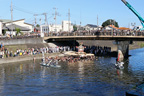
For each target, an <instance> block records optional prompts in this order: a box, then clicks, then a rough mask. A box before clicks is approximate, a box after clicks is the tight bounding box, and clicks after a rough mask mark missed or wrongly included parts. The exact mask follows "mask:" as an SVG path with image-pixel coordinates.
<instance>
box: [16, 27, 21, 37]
mask: <svg viewBox="0 0 144 96" xmlns="http://www.w3.org/2000/svg"><path fill="white" fill-rule="evenodd" d="M15 30H16V36H17V35H18V34H21V30H20V28H15Z"/></svg>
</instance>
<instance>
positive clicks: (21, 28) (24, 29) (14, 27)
mask: <svg viewBox="0 0 144 96" xmlns="http://www.w3.org/2000/svg"><path fill="white" fill-rule="evenodd" d="M16 28H19V29H20V30H21V31H30V29H28V28H26V27H22V26H19V25H16V24H13V25H12V24H11V25H8V26H4V27H3V30H5V29H7V30H11V29H13V30H15V29H16Z"/></svg>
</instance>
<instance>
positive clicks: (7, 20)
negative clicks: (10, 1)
mask: <svg viewBox="0 0 144 96" xmlns="http://www.w3.org/2000/svg"><path fill="white" fill-rule="evenodd" d="M0 21H2V22H3V23H7V22H11V20H9V19H0Z"/></svg>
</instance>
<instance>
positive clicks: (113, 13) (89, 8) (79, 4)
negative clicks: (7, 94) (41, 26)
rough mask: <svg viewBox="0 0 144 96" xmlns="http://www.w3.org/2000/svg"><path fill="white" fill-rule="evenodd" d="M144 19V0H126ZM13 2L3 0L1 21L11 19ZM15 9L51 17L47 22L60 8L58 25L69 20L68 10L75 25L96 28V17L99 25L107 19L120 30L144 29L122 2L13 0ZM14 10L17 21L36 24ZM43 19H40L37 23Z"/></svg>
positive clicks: (31, 19) (28, 15) (29, 16)
mask: <svg viewBox="0 0 144 96" xmlns="http://www.w3.org/2000/svg"><path fill="white" fill-rule="evenodd" d="M127 1H128V2H129V3H130V4H131V5H132V6H133V7H134V8H135V9H136V10H137V11H138V12H139V13H140V14H141V16H142V17H144V7H143V4H144V0H127ZM10 4H11V0H0V9H1V10H0V19H10V18H11V14H10ZM13 5H14V6H15V8H17V9H19V10H22V11H26V12H31V13H36V14H42V13H44V12H46V13H48V16H47V17H48V18H49V17H51V16H52V14H54V9H53V8H54V7H56V8H58V13H59V14H60V16H58V17H57V23H58V24H61V21H62V20H68V9H70V11H71V21H72V23H76V24H80V21H82V25H86V24H97V15H98V16H99V25H101V24H102V23H103V22H104V21H106V20H107V19H114V20H116V21H117V22H118V23H119V26H121V27H122V26H124V27H128V26H129V24H130V23H134V22H135V23H136V25H141V24H140V21H139V20H138V18H137V17H136V16H135V15H134V14H133V13H132V12H131V11H130V10H129V9H128V8H127V7H126V6H125V5H124V4H123V3H122V2H121V0H13ZM15 8H14V12H13V18H14V20H18V19H26V22H27V23H33V22H34V16H33V14H28V13H26V12H22V11H18V10H16V9H15ZM40 18H42V21H44V16H38V17H37V19H38V20H37V22H38V23H39V19H40ZM53 18H54V17H52V18H49V19H48V23H54V19H53Z"/></svg>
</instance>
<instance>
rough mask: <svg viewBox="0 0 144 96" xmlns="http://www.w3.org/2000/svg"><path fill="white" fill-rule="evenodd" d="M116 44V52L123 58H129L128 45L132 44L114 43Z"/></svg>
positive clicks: (125, 42) (126, 42)
mask: <svg viewBox="0 0 144 96" xmlns="http://www.w3.org/2000/svg"><path fill="white" fill-rule="evenodd" d="M116 43H117V50H120V51H121V52H122V54H123V56H124V58H128V57H129V44H131V43H132V42H130V41H116Z"/></svg>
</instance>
